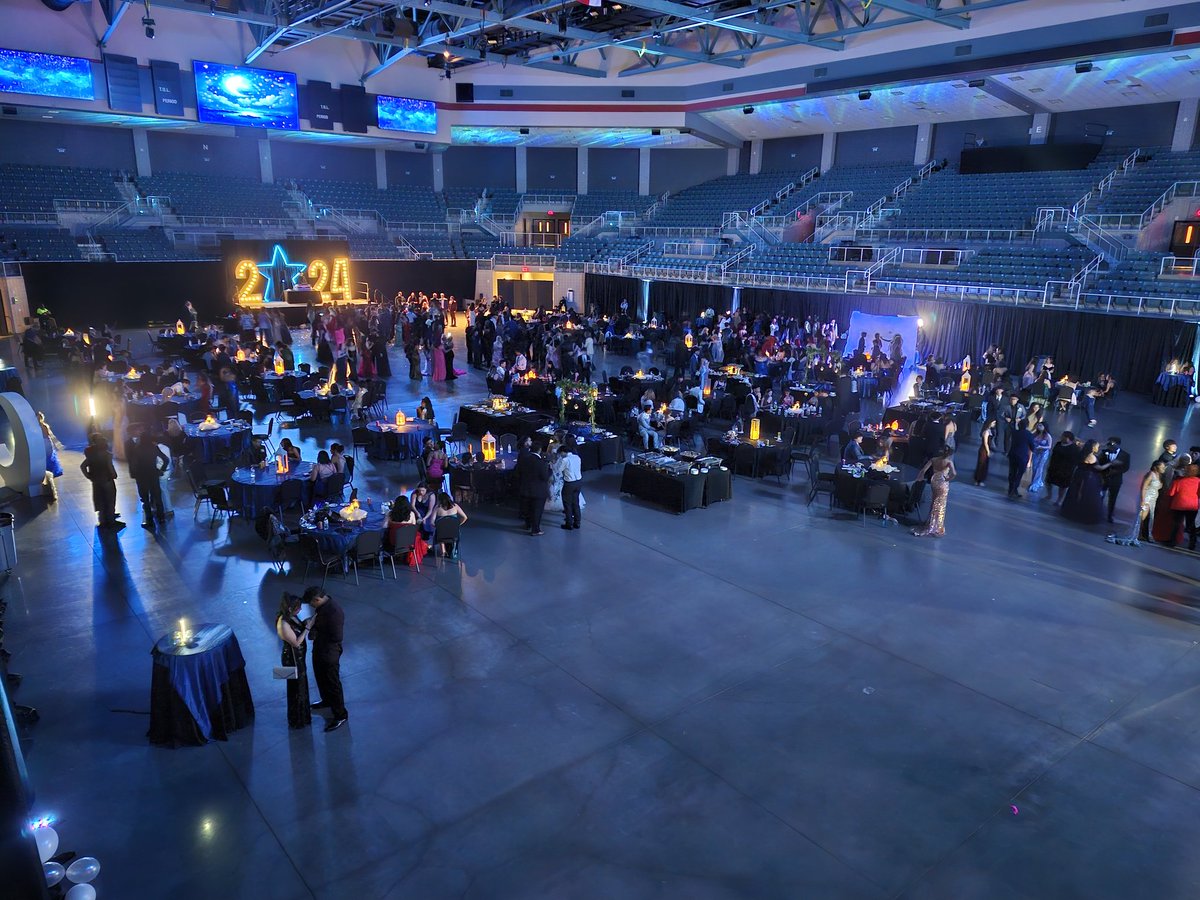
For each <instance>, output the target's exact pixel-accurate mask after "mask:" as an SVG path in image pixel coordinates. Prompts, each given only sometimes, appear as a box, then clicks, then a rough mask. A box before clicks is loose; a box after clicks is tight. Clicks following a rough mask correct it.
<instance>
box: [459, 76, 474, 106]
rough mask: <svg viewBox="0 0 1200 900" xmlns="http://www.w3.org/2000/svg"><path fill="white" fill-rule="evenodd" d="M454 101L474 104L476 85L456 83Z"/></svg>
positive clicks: (467, 82)
mask: <svg viewBox="0 0 1200 900" xmlns="http://www.w3.org/2000/svg"><path fill="white" fill-rule="evenodd" d="M454 99H455V100H457V101H458V102H459V103H474V102H475V85H474V84H473V83H471V82H469V81H456V82H454Z"/></svg>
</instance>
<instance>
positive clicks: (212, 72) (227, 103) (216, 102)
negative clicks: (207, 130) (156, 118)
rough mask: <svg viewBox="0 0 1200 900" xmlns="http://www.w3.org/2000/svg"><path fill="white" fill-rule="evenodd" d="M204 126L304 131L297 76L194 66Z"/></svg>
mask: <svg viewBox="0 0 1200 900" xmlns="http://www.w3.org/2000/svg"><path fill="white" fill-rule="evenodd" d="M192 68H193V70H194V71H195V73H196V112H197V114H198V115H199V118H200V121H201V122H213V123H216V124H220V125H249V126H252V127H256V128H286V129H289V130H292V131H295V130H298V129H299V128H300V104H299V101H298V100H297V95H296V76H295V75H293V74H292V73H291V72H273V71H271V70H270V69H248V68H245V67H243V66H224V65H221V64H220V63H210V62H201V61H199V60H196V61H195V62H193V63H192Z"/></svg>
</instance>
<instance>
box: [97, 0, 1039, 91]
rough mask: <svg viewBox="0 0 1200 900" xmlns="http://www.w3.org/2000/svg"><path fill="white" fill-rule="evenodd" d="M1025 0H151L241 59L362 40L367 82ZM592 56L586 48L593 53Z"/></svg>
mask: <svg viewBox="0 0 1200 900" xmlns="http://www.w3.org/2000/svg"><path fill="white" fill-rule="evenodd" d="M1020 2H1022V0H765V2H754V0H603V3H602V5H601V6H599V7H590V6H586V5H584V4H582V3H579V2H575V0H552V2H547V0H532V2H531V0H399V2H397V0H152V4H153V7H156V8H167V9H175V10H184V11H189V12H195V13H201V14H204V15H210V16H216V17H219V18H224V19H229V20H232V21H236V22H239V23H242V24H244V25H245V26H246V27H247V29H248V30H249V32H250V34H251V36H252V37H253V39H254V42H255V46H254V48H253V49H252V50H251V51H250V52H249V53H248V54H247V55H246V60H245V61H246V62H247V63H254V62H256V61H259V62H260V64H261V57H262V56H263V55H264V54H270V55H278V54H280V53H284V52H286V51H287V50H289V49H291V48H294V47H300V46H304V45H306V44H309V43H312V42H313V41H316V40H320V39H323V38H333V39H344V40H355V41H360V42H363V43H365V44H367V45H368V46H370V47H371V48H372V49H373V50H374V53H375V57H376V59H377V63H376V64H374V65H372V66H370V67H368V68H367V70H366V71H365V72H364V73H363V76H362V79H361V80H362V81H363V82H364V83H365V82H366V81H368V80H369V79H371V78H373V77H375V76H376V75H378V74H380V73H381V72H384V71H386V70H387V69H388V68H390V67H391V66H393V65H394V64H395V63H397V62H399V61H400V60H403V59H406V58H408V57H410V56H412V57H422V58H425V59H426V60H427V61H428V62H427V64H428V65H430V66H431V67H435V68H439V69H442V70H443V71H444V72H445V73H446V75H447V77H450V76H451V74H452V73H453V72H454V70H456V69H458V68H461V67H463V66H469V65H472V64H475V63H479V62H485V61H486V62H499V63H501V64H519V65H525V66H530V67H533V68H540V69H549V70H552V71H558V72H564V73H569V74H574V75H580V76H585V77H601V78H603V77H606V76H607V75H608V74H610V73H609V71H608V70H607V68H601V67H597V65H596V64H595V63H591V64H585V63H581V57H582V56H583V55H584V54H595V55H598V56H599V57H600V59H599V62H600V63H601V64H604V63H610V62H611V63H614V64H615V65H618V66H620V65H621V64H622V62H623V59H624V58H622V60H621V61H617V60H615V59H614V58H613V57H612V56H611V51H612V49H613V48H620V49H624V50H626V51H629V52H630V53H631V54H633V56H632V57H631V59H632V64H631V65H629V66H627V67H624V68H620V69H619V74H620V75H636V74H639V73H643V72H646V71H650V70H659V71H661V70H664V69H670V68H676V67H679V66H689V65H695V64H697V63H707V64H711V65H718V66H724V67H728V68H734V69H736V68H740V67H742V66H744V65H746V63H747V61H748V60H749V59H750V58H751V57H752V56H754V55H755V54H757V53H763V52H766V51H770V50H777V49H780V48H785V47H795V46H810V47H813V48H816V49H820V50H826V51H829V52H831V53H836V52H838V51H840V50H842V49H844V48H845V46H846V44H847V42H849V41H853V40H854V39H855V37H856V36H858V35H861V34H864V33H867V32H870V31H875V30H877V29H880V28H891V27H897V26H902V25H908V24H912V23H920V22H936V23H939V24H942V25H945V26H946V27H948V28H953V29H966V28H969V27H970V24H971V17H972V15H973V14H974V13H976V12H979V11H981V10H985V9H992V8H995V7H1000V6H1007V5H1010V4H1015V3H1020ZM100 3H101V5H102V8H103V10H104V13H105V18H106V20H107V22H108V28H107V30H106V31H105V34H104V36H103V37H102V38H101V39H100V42H99V43H100V45H101V47H103V45H104V43H105V42H107V40H108V39H109V37H111V35H112V32H113V31H114V30H115V29H116V27H117V26H118V24H119V23H120V21H121V18H122V15H123V14H124V12H125V10H126V8H127V7H128V6H129V2H128V0H100ZM592 58H594V56H593V57H588V59H592Z"/></svg>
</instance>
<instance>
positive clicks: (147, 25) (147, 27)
mask: <svg viewBox="0 0 1200 900" xmlns="http://www.w3.org/2000/svg"><path fill="white" fill-rule="evenodd" d="M142 28H143V30H144V31H145V32H146V37H147V38H149V39H150V40H154V19H153V18H152V17H151V16H150V0H146V14H145V15H144V16H142Z"/></svg>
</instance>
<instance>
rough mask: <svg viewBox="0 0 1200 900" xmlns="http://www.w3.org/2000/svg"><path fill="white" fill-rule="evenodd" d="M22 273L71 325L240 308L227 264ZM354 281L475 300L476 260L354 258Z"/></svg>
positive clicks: (25, 266) (31, 293) (33, 291)
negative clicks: (187, 306)
mask: <svg viewBox="0 0 1200 900" xmlns="http://www.w3.org/2000/svg"><path fill="white" fill-rule="evenodd" d="M21 274H22V275H23V276H24V278H25V291H26V295H27V297H28V300H29V308H30V310H31V311H32V310H35V309H37V308H38V307H39V306H46V307H48V308H49V309H50V310H51V312H53V313H54V316H55V318H56V319H57V320H58V322H59V324H60V325H62V326H63V327H64V328H65V327H67V326H68V325H70V326H72V327H75V328H78V327H80V326H87V325H100V324H101V323H107V324H109V325H116V326H117V327H119V328H141V327H143V326H145V325H146V323H147V322H174V321H175V320H176V319H186V316H185V315H184V307H183V304H184V303H185V302H186V301H188V300H191V301H192V303H194V304H195V306H196V309H197V310H199V312H200V320H201V321H202V322H206V321H211V320H213V319H216V318H218V317H220V316H224V315H227V314H228V313H229V312H230V310H231V309H232V301H231V300H230V286H229V285H228V284H227V283H226V273H225V269H224V265H223V264H222V263H221V262H220V261H219V260H209V261H205V262H130V263H107V262H106V263H90V262H55V263H49V262H47V263H22V264H21ZM350 277H351V280H352V281H354V282H356V284H355V285H354V288H355V292H356V293H358V292H360V291H361V287H360V284H361V283H363V282H365V283H366V284H367V285H368V286H369V288H370V290H372V291H375V290H379V291H381V292H382V293H383V295H384V296H385V297H389V298H390V297H393V296H395V294H396V292H397V291H400V290H403V291H404V292H405V293H406V294H407V293H408V292H409V291H425V292H426V293H432V292H433V291H437V292H438V293H442V292H445V293H446V294H447V295H450V294H453V295H454V296H455V297H458V298H459V299H460V300H466V299H468V298H471V297H473V296H474V295H475V261H474V260H471V259H466V260H423V259H422V260H398V259H397V260H391V259H385V260H353V261H351V263H350ZM460 308H461V305H460ZM297 309H299V310H300V311H301V312H302V311H303V307H297ZM292 318H295V317H292ZM296 321H298V319H296Z"/></svg>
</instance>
